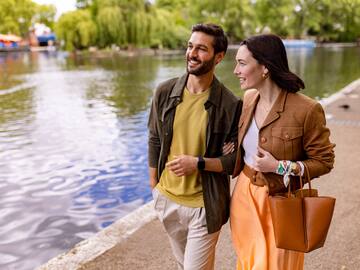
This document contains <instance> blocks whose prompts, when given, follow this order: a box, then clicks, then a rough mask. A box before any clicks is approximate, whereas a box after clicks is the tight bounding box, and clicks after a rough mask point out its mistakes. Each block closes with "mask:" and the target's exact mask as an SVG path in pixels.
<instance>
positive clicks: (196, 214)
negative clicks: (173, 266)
mask: <svg viewBox="0 0 360 270" xmlns="http://www.w3.org/2000/svg"><path fill="white" fill-rule="evenodd" d="M153 197H154V209H155V211H156V213H157V216H158V218H159V220H160V221H161V223H162V224H163V226H164V228H165V230H166V232H167V234H168V236H169V239H170V245H171V248H172V251H173V254H174V256H175V259H176V261H177V265H178V269H181V270H183V269H184V270H213V269H214V262H215V247H216V243H217V240H218V238H219V233H220V231H218V232H215V233H212V234H208V231H207V227H206V216H205V208H203V207H199V208H192V207H186V206H183V205H179V204H177V203H175V202H173V201H171V200H170V199H168V198H167V197H166V196H164V195H163V194H161V193H160V192H159V191H158V190H157V189H156V188H154V189H153Z"/></svg>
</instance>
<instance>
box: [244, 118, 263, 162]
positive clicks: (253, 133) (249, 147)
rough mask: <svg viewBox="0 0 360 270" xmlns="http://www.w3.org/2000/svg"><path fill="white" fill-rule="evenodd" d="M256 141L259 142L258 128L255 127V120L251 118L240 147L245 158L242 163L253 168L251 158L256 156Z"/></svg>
mask: <svg viewBox="0 0 360 270" xmlns="http://www.w3.org/2000/svg"><path fill="white" fill-rule="evenodd" d="M258 141H259V128H258V127H257V125H256V122H255V118H254V117H253V119H252V121H251V124H250V127H249V129H248V131H247V132H246V134H245V136H244V140H243V142H242V146H243V148H244V152H245V156H244V161H245V164H246V165H248V166H250V167H254V159H253V157H254V156H255V155H256V154H257V152H258V150H257V147H258Z"/></svg>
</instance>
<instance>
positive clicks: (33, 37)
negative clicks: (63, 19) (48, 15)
mask: <svg viewBox="0 0 360 270" xmlns="http://www.w3.org/2000/svg"><path fill="white" fill-rule="evenodd" d="M55 42H56V36H55V34H54V33H53V32H52V31H51V29H50V28H49V27H47V26H46V25H45V24H42V23H35V24H34V25H33V27H32V28H31V29H30V45H31V46H34V47H36V46H53V45H54V44H55Z"/></svg>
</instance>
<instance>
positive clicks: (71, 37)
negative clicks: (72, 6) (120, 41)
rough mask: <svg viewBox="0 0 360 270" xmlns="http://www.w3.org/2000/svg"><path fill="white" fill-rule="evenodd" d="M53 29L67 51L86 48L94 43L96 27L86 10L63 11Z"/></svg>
mask: <svg viewBox="0 0 360 270" xmlns="http://www.w3.org/2000/svg"><path fill="white" fill-rule="evenodd" d="M55 30H56V33H57V35H58V37H59V39H61V40H63V41H64V42H65V48H66V50H69V51H71V50H74V49H84V48H88V47H89V46H91V45H94V44H95V41H96V39H97V27H96V24H95V23H94V22H93V21H92V19H91V14H90V12H89V11H88V10H75V11H70V12H67V13H64V14H63V15H61V17H60V18H59V21H58V22H57V24H56V27H55Z"/></svg>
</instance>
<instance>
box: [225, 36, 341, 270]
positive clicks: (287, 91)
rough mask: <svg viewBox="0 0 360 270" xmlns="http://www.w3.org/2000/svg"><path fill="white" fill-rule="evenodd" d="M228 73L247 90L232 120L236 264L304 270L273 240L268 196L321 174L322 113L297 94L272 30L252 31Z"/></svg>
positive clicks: (329, 149) (326, 165)
mask: <svg viewBox="0 0 360 270" xmlns="http://www.w3.org/2000/svg"><path fill="white" fill-rule="evenodd" d="M234 73H235V75H236V76H237V77H238V78H239V80H240V85H241V88H242V89H244V90H246V92H245V94H244V104H243V111H242V114H241V118H240V121H239V134H238V141H239V149H238V154H237V161H236V166H235V171H234V175H233V177H235V176H238V175H239V174H240V175H239V176H238V179H237V183H236V186H235V188H234V191H233V195H232V200H231V211H230V224H231V231H232V232H231V234H232V239H233V244H234V247H235V250H236V253H237V256H238V264H237V269H242V270H245V269H252V270H265V269H269V270H297V269H303V264H304V255H303V253H299V252H295V251H289V250H284V249H279V248H277V247H276V245H275V239H274V233H273V225H272V219H271V213H270V209H269V203H268V196H269V195H273V194H275V193H282V192H286V190H287V188H286V186H287V184H288V182H289V180H290V179H291V181H290V182H291V183H290V184H291V188H292V190H295V189H298V188H299V187H300V184H299V175H300V174H301V175H304V172H306V168H305V166H306V167H307V168H308V170H309V177H310V179H312V178H315V177H318V176H320V175H323V174H326V173H328V172H329V171H330V170H331V169H332V167H333V163H334V152H333V148H334V144H332V143H331V142H330V141H329V135H330V132H329V129H328V128H326V126H325V116H324V111H323V109H322V107H321V105H320V104H319V103H317V102H316V101H315V100H313V99H311V98H309V97H306V96H304V95H302V94H299V93H297V92H298V91H299V90H300V88H302V89H303V88H304V87H305V86H304V82H303V81H302V80H301V79H300V78H299V77H298V76H296V75H295V74H294V73H292V72H291V71H290V70H289V66H288V61H287V56H286V51H285V47H284V45H283V43H282V41H281V39H280V38H279V37H278V36H275V35H258V36H253V37H250V38H248V39H246V40H244V41H243V42H241V44H240V48H239V50H238V52H237V54H236V67H235V70H234Z"/></svg>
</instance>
